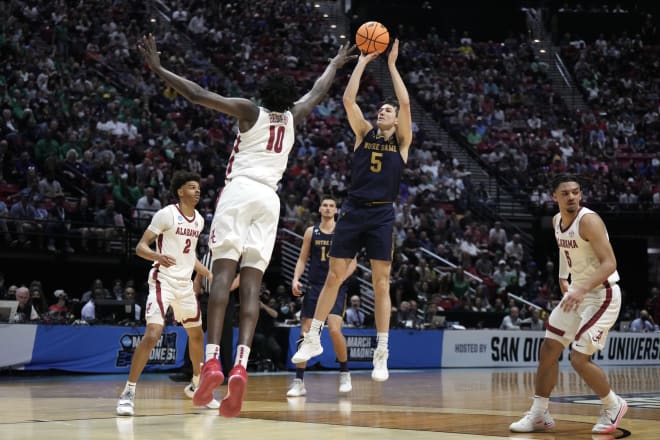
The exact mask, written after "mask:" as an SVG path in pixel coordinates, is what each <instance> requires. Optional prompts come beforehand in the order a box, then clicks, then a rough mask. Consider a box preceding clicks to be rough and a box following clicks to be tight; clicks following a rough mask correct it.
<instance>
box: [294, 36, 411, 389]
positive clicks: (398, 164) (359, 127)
mask: <svg viewBox="0 0 660 440" xmlns="http://www.w3.org/2000/svg"><path fill="white" fill-rule="evenodd" d="M398 54H399V40H398V39H396V40H394V43H393V44H392V49H391V50H390V53H389V56H388V58H387V65H388V67H389V71H390V76H391V77H392V83H393V85H394V92H395V93H396V98H397V99H396V100H388V101H386V102H384V103H383V105H381V107H380V109H379V110H378V121H377V123H376V125H377V128H374V127H373V126H372V124H371V123H370V122H369V121H367V120H366V119H365V118H364V116H363V114H362V110H360V107H359V106H358V105H357V102H356V98H357V92H358V88H359V85H360V78H361V77H362V73H363V72H364V69H365V67H366V65H367V63H369V62H370V61H372V60H373V59H375V58H376V56H378V54H377V52H372V53H371V54H369V55H364V54H362V55H360V58H359V59H358V62H357V65H356V66H355V69H354V70H353V74H352V75H351V79H350V80H349V81H348V85H347V86H346V90H345V91H344V108H345V109H346V114H347V116H348V122H349V123H350V125H351V128H352V129H353V132H354V133H355V148H354V154H353V165H352V172H351V180H352V181H351V187H350V190H349V193H348V200H347V201H346V202H345V203H344V204H343V205H342V210H341V214H340V216H339V219H338V220H337V227H336V228H335V234H334V237H333V239H332V247H331V249H330V269H329V271H328V277H327V278H326V280H325V285H324V286H323V290H322V292H321V295H320V297H319V301H318V304H317V305H316V312H315V313H314V320H313V321H312V325H311V328H310V330H309V332H307V333H306V334H305V335H304V340H303V343H302V344H301V345H300V348H299V349H298V352H297V353H296V354H295V355H293V358H292V359H291V361H292V362H293V363H294V364H297V363H300V362H305V361H307V360H309V359H310V358H311V357H314V356H317V355H319V354H321V353H322V352H323V347H322V346H321V340H320V333H321V329H322V326H323V322H324V321H325V319H326V318H327V317H328V314H329V313H330V310H331V309H332V305H333V304H334V302H335V298H336V297H337V292H338V290H339V286H340V285H341V283H342V282H343V281H344V279H345V278H346V273H347V271H348V269H349V266H350V263H351V259H352V258H353V257H355V255H356V254H357V252H358V251H359V250H360V249H361V248H362V247H363V246H365V247H366V250H367V257H369V260H370V263H371V270H372V277H373V278H372V283H373V289H374V294H375V303H376V310H375V315H376V332H377V333H376V339H377V347H376V350H375V351H374V360H373V363H374V369H373V371H372V373H371V378H372V379H373V380H376V381H385V380H387V379H388V377H389V372H388V370H387V358H388V356H389V349H388V338H389V328H390V313H391V307H392V303H391V301H390V270H391V268H392V254H393V252H394V241H393V236H392V235H393V230H394V207H393V202H394V200H395V199H396V197H397V195H398V193H399V183H400V181H401V172H402V170H403V167H404V166H405V163H406V162H407V161H408V149H409V148H410V144H411V142H412V118H411V115H410V100H409V98H408V91H407V90H406V86H405V84H404V83H403V80H402V79H401V76H400V75H399V72H398V71H397V68H396V59H397V56H398ZM397 101H398V102H397Z"/></svg>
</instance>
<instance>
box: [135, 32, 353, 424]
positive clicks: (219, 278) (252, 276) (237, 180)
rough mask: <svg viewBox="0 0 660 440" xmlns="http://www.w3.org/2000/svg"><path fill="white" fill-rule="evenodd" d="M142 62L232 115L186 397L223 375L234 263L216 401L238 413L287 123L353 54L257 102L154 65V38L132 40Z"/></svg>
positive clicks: (286, 147)
mask: <svg viewBox="0 0 660 440" xmlns="http://www.w3.org/2000/svg"><path fill="white" fill-rule="evenodd" d="M139 49H140V51H141V52H142V54H143V56H144V59H145V61H146V63H147V64H148V65H149V67H150V68H151V69H152V70H153V71H154V72H155V73H156V74H157V75H158V76H159V77H161V78H162V79H163V80H164V81H165V82H166V83H167V84H169V85H170V86H171V87H172V88H174V89H175V90H176V91H177V92H179V93H180V94H181V96H183V97H184V98H186V99H187V100H188V101H190V102H192V103H195V104H199V105H202V106H205V107H208V108H210V109H212V110H216V111H218V112H222V113H224V114H227V115H229V116H232V117H235V118H236V119H237V120H238V131H239V132H238V135H237V136H236V140H235V141H234V147H233V151H232V154H231V157H230V159H229V163H228V165H227V174H226V179H225V187H224V189H223V191H222V193H221V196H220V199H219V200H218V203H217V206H216V211H215V214H214V216H213V221H212V223H211V231H210V237H209V248H210V249H211V251H212V255H213V264H212V272H213V282H212V284H211V293H210V298H209V306H208V322H207V327H208V335H207V342H208V343H207V345H206V362H205V363H204V366H203V367H202V377H201V380H200V385H199V388H198V389H197V392H196V393H195V397H194V399H193V402H194V403H195V404H196V405H205V404H207V403H208V402H210V401H211V400H212V399H213V390H214V389H215V388H216V387H217V386H219V385H220V384H221V383H222V381H223V380H224V375H223V374H222V371H221V368H220V362H219V360H218V353H219V351H220V347H219V344H220V337H221V333H222V327H223V322H224V318H225V311H226V308H227V301H228V297H229V288H230V285H231V283H232V281H233V280H234V277H235V275H236V268H237V266H238V262H239V260H240V275H241V282H240V287H239V296H240V319H239V320H240V322H239V335H238V345H237V348H236V359H235V362H234V368H232V370H231V372H230V375H229V380H228V387H227V394H226V396H225V398H224V399H223V400H222V403H221V405H220V411H219V412H220V415H221V416H224V417H235V416H237V415H238V414H239V413H240V410H241V406H242V403H243V396H244V394H245V390H246V387H247V372H246V367H247V363H248V357H249V355H250V347H251V345H252V339H253V337H254V331H255V327H256V324H257V319H258V318H259V293H260V290H261V282H262V278H263V274H264V271H265V270H266V267H267V266H268V264H269V262H270V258H271V255H272V252H273V246H274V244H275V238H276V234H277V224H278V221H279V213H280V199H279V197H278V195H277V193H276V190H277V184H278V182H279V181H280V179H281V178H282V174H283V173H284V171H285V169H286V166H287V161H288V155H289V152H290V151H291V149H292V148H293V144H294V140H295V133H294V127H295V126H296V125H297V124H299V123H301V122H302V121H304V119H305V118H306V117H307V116H308V115H309V114H310V112H311V111H312V110H313V109H314V107H315V106H316V105H317V104H318V103H319V102H321V99H322V98H323V97H324V96H325V95H326V94H327V93H328V91H329V90H330V86H331V85H332V82H333V80H334V77H335V74H336V71H337V69H339V68H341V67H342V66H343V65H344V64H345V63H346V62H347V61H349V60H350V59H353V58H355V56H354V55H350V52H351V51H352V50H353V48H352V47H349V44H346V45H343V46H341V47H340V48H339V50H338V51H337V54H336V55H335V57H334V58H332V59H331V60H330V62H329V63H328V65H327V67H326V68H325V71H324V72H323V74H322V75H321V76H320V77H319V78H318V79H317V80H316V81H315V83H314V86H313V87H312V89H311V90H310V91H309V92H308V93H306V94H305V95H304V96H302V97H301V98H299V99H297V100H296V87H295V82H294V79H293V78H292V77H291V76H288V75H284V74H281V73H275V74H271V75H269V76H268V77H266V78H265V79H264V80H263V81H262V83H261V84H260V87H259V89H260V90H259V91H260V98H261V105H257V104H255V103H254V102H252V101H250V100H248V99H244V98H232V97H225V96H222V95H220V94H218V93H214V92H211V91H208V90H205V89H203V88H202V87H200V86H199V85H198V84H196V83H194V82H192V81H189V80H187V79H185V78H183V77H181V76H178V75H176V74H174V73H172V72H170V71H169V70H167V69H165V68H164V67H163V66H161V64H160V56H159V53H158V51H157V49H156V43H155V40H154V38H153V36H151V35H150V36H148V37H144V38H143V40H142V43H141V44H140V45H139Z"/></svg>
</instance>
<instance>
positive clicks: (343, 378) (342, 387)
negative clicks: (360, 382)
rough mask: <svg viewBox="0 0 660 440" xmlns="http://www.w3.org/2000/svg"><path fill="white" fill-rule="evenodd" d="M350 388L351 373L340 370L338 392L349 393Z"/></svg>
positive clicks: (351, 387)
mask: <svg viewBox="0 0 660 440" xmlns="http://www.w3.org/2000/svg"><path fill="white" fill-rule="evenodd" d="M352 389H353V385H351V373H349V372H348V371H342V372H341V373H339V392H340V393H350V392H351V390H352Z"/></svg>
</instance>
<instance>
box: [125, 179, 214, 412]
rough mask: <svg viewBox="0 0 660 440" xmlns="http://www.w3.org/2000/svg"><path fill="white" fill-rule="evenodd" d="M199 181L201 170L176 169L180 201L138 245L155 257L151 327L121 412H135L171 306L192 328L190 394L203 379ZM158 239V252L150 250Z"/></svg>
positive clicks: (158, 214) (204, 270)
mask: <svg viewBox="0 0 660 440" xmlns="http://www.w3.org/2000/svg"><path fill="white" fill-rule="evenodd" d="M200 180H201V179H200V176H199V175H198V174H196V173H191V172H183V171H179V172H177V173H175V174H174V176H173V177H172V182H171V191H172V193H173V194H175V195H176V197H177V198H178V199H179V203H177V204H173V205H168V206H166V207H164V208H162V209H160V210H159V211H158V212H156V214H155V215H154V216H153V217H152V219H151V223H150V224H149V226H148V227H147V229H146V230H145V231H144V233H143V234H142V238H141V239H140V241H139V242H138V244H137V246H136V248H135V253H136V254H137V255H138V256H140V257H142V258H144V259H145V260H149V261H153V262H154V263H153V265H152V268H151V270H150V272H149V296H148V297H147V304H146V312H145V319H146V321H147V328H146V331H145V334H144V337H143V338H142V340H141V341H140V343H139V344H138V346H137V348H136V349H135V353H134V354H133V360H132V362H131V369H130V371H129V373H128V381H127V382H126V386H125V387H124V391H123V392H122V394H121V396H120V397H119V402H118V403H117V415H120V416H132V415H133V414H134V399H135V388H136V385H137V381H138V379H139V377H140V375H141V374H142V371H143V370H144V367H145V365H146V364H147V361H148V360H149V354H150V353H151V350H153V348H154V347H155V346H156V344H157V343H158V340H159V339H160V336H161V334H162V332H163V326H164V324H165V314H166V313H167V309H168V307H170V306H171V307H172V310H173V311H174V318H175V319H176V320H177V321H179V322H180V323H181V324H182V325H183V327H184V328H185V330H186V333H188V350H189V354H190V359H191V360H192V367H193V378H192V382H191V384H190V385H188V386H187V387H186V389H185V393H186V395H187V396H188V397H194V396H193V395H194V393H195V387H196V386H197V384H198V383H199V377H200V363H201V361H202V357H203V353H204V331H203V330H202V317H201V311H200V308H199V302H198V301H197V295H196V294H195V292H194V291H193V282H192V279H191V278H192V274H193V271H195V272H197V273H198V274H200V275H201V276H204V277H207V278H209V279H210V278H211V273H210V272H209V270H208V269H207V268H206V267H204V265H203V264H202V263H201V262H200V261H199V260H198V259H197V256H196V255H197V254H196V249H197V239H198V237H199V234H200V233H201V232H202V230H203V229H204V217H203V216H202V215H201V214H200V213H199V212H198V211H197V210H196V209H195V206H196V205H197V203H198V202H199V197H200V194H201V192H200V186H199V185H200ZM154 241H156V250H155V251H154V250H152V249H151V245H152V243H153V242H154ZM202 406H207V407H208V408H213V409H215V408H218V407H219V403H218V402H217V401H216V400H215V399H211V400H210V401H208V402H206V403H205V404H204V405H202Z"/></svg>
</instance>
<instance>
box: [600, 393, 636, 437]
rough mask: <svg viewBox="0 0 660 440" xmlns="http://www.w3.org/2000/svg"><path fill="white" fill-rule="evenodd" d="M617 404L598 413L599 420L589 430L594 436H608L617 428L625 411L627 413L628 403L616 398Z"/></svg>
mask: <svg viewBox="0 0 660 440" xmlns="http://www.w3.org/2000/svg"><path fill="white" fill-rule="evenodd" d="M616 400H617V403H616V405H615V406H613V407H612V408H603V409H602V410H601V411H600V418H599V419H598V421H597V422H596V424H595V425H594V427H593V428H592V429H591V432H592V433H594V434H609V433H610V432H614V431H615V430H616V428H617V427H618V426H619V423H620V422H621V419H622V418H623V416H624V414H625V413H626V411H628V403H627V402H626V401H625V400H623V399H622V398H621V397H619V396H617V398H616Z"/></svg>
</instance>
